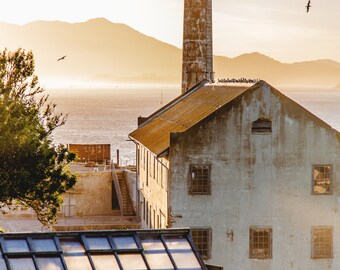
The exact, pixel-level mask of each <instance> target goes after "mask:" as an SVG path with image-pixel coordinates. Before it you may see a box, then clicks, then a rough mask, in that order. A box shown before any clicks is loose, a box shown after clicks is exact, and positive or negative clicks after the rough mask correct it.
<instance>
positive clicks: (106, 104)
mask: <svg viewBox="0 0 340 270" xmlns="http://www.w3.org/2000/svg"><path fill="white" fill-rule="evenodd" d="M276 88H277V89H279V90H280V91H281V92H282V93H283V94H285V95H287V96H288V97H290V98H291V99H293V100H295V101H296V102H297V103H299V104H301V105H302V106H303V107H305V108H306V109H308V110H309V111H311V112H312V113H313V114H315V115H316V116H318V117H319V118H321V119H322V120H324V121H325V122H327V123H328V124H329V125H331V126H332V127H333V128H335V129H337V130H339V131H340V89H335V88H330V87H329V88H327V87H319V88H317V87H276ZM45 93H47V94H49V96H50V100H52V101H54V102H55V103H56V104H57V111H58V112H63V113H68V120H67V122H66V124H65V125H64V126H62V127H59V128H57V129H56V130H55V132H54V133H53V138H54V141H55V142H56V143H63V144H71V143H78V144H111V152H112V159H113V160H114V161H116V160H117V156H116V153H117V149H118V150H119V154H120V155H119V157H120V158H119V162H120V164H122V165H132V164H135V162H136V160H135V145H134V143H133V142H131V141H129V138H128V134H129V133H131V132H132V131H133V130H135V129H136V128H137V118H138V116H149V115H150V114H151V113H153V112H154V111H156V110H157V109H159V108H160V107H161V106H162V105H165V104H166V103H167V102H169V101H170V100H172V99H174V98H175V97H177V96H178V95H179V94H180V88H179V86H174V85H170V86H148V87H146V86H138V85H137V86H136V85H134V86H124V87H123V86H120V87H111V88H109V87H105V88H104V87H103V88H95V87H89V88H68V89H46V90H45Z"/></svg>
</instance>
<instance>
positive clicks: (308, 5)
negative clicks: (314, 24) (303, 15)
mask: <svg viewBox="0 0 340 270" xmlns="http://www.w3.org/2000/svg"><path fill="white" fill-rule="evenodd" d="M310 7H311V5H310V0H308V3H307V6H306V8H307V13H308V11H309V9H310Z"/></svg>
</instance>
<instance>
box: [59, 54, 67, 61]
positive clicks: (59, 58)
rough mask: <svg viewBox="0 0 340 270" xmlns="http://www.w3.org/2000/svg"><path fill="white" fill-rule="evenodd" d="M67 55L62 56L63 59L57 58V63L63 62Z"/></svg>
mask: <svg viewBox="0 0 340 270" xmlns="http://www.w3.org/2000/svg"><path fill="white" fill-rule="evenodd" d="M66 56H67V55H64V56H63V57H60V58H58V60H57V62H58V61H60V60H64V59H65V57H66Z"/></svg>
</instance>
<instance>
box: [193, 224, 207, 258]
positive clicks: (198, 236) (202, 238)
mask: <svg viewBox="0 0 340 270" xmlns="http://www.w3.org/2000/svg"><path fill="white" fill-rule="evenodd" d="M191 235H192V239H193V240H194V243H195V245H196V248H197V250H198V251H199V252H200V254H201V256H202V258H203V259H204V260H207V259H210V258H211V244H212V241H211V239H212V237H211V236H212V234H211V228H191Z"/></svg>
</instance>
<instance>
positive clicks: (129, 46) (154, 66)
mask: <svg viewBox="0 0 340 270" xmlns="http://www.w3.org/2000/svg"><path fill="white" fill-rule="evenodd" d="M0 35H1V36H2V37H6V38H5V39H1V40H0V49H3V48H5V47H7V48H9V49H11V50H14V49H16V48H18V47H22V48H25V49H31V50H32V51H33V52H34V54H35V57H36V66H37V74H38V75H39V77H40V81H41V82H42V83H44V82H47V81H48V82H51V81H52V82H58V83H64V84H65V83H70V84H84V83H98V82H107V83H119V82H129V83H140V82H143V83H144V82H148V83H151V82H155V83H160V82H161V83H178V84H179V83H180V79H181V59H182V53H181V50H180V49H178V48H176V47H174V46H172V45H169V44H166V43H164V42H161V41H158V40H156V39H154V38H152V37H148V36H145V35H143V34H142V33H139V32H137V31H135V30H134V29H132V28H130V27H129V26H127V25H124V24H117V23H112V22H110V21H108V20H106V19H103V18H99V19H92V20H89V21H87V22H83V23H73V24H70V23H65V22H60V21H52V22H51V21H35V22H32V23H29V24H26V25H23V26H18V25H12V24H5V23H0ZM63 55H67V57H66V58H65V60H63V61H59V62H57V59H58V58H59V57H61V56H63ZM214 69H215V78H216V79H217V78H240V77H245V78H261V79H265V80H267V81H268V82H270V83H271V84H273V85H282V84H286V85H287V84H289V85H316V84H317V85H332V86H334V85H336V84H338V83H339V78H340V63H337V62H334V61H331V60H316V61H309V62H299V63H292V64H287V63H281V62H279V61H276V60H274V59H272V58H270V57H268V56H265V55H262V54H260V53H249V54H243V55H240V56H238V57H235V58H228V57H222V56H215V57H214Z"/></svg>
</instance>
